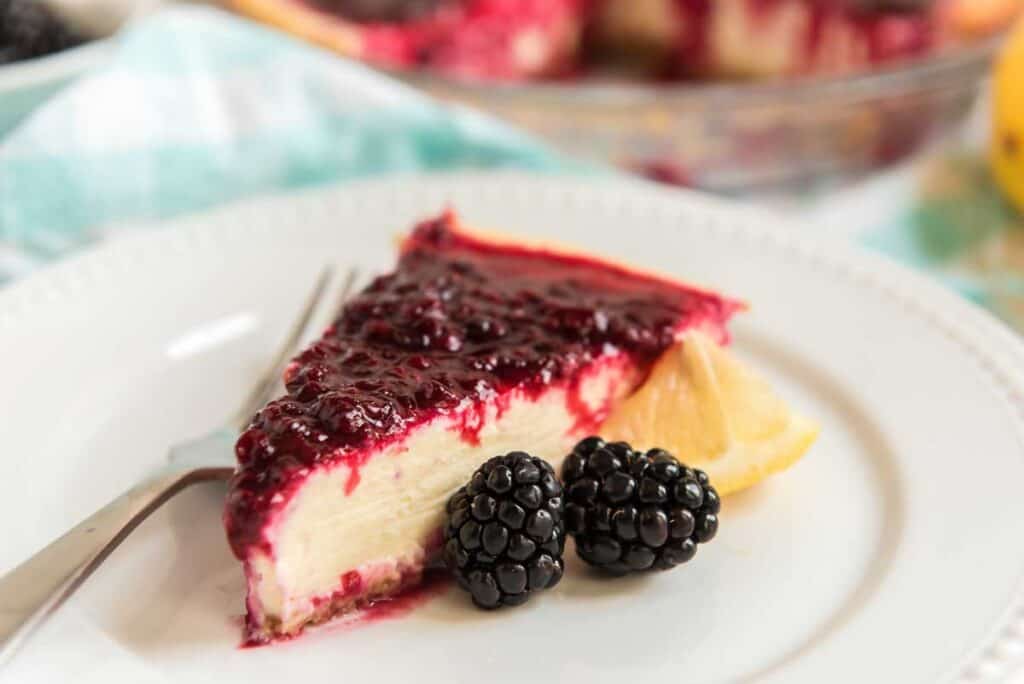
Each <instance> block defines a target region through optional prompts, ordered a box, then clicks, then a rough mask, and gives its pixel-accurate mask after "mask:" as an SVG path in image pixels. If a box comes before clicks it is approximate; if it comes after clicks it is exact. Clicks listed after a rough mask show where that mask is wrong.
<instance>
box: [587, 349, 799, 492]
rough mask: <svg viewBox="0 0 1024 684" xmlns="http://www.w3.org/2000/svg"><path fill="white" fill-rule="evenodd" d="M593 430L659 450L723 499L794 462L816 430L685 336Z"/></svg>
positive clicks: (729, 359) (751, 378)
mask: <svg viewBox="0 0 1024 684" xmlns="http://www.w3.org/2000/svg"><path fill="white" fill-rule="evenodd" d="M601 433H602V436H604V437H605V439H609V440H622V441H626V442H629V443H630V444H632V445H633V447H634V448H637V449H649V448H653V447H661V448H663V449H667V450H669V451H670V452H672V453H673V454H675V456H676V457H677V458H678V459H679V460H680V461H681V462H683V463H686V464H687V465H689V466H691V467H694V468H700V469H701V470H704V471H705V472H707V474H708V475H709V476H710V478H711V483H712V484H713V485H714V486H715V488H716V489H717V490H718V491H719V493H721V494H729V493H731V492H736V491H739V490H741V489H746V488H747V487H750V486H752V485H754V484H757V483H758V482H760V481H761V480H763V479H764V478H766V477H768V476H769V475H771V474H772V473H776V472H778V471H780V470H783V469H785V468H788V467H789V466H791V465H793V464H794V463H796V462H797V461H798V460H800V458H801V457H802V456H803V455H804V454H805V453H806V452H807V450H808V449H809V448H810V446H811V444H812V443H813V442H814V440H815V439H816V438H817V436H818V426H817V425H816V424H815V423H814V422H813V421H811V420H809V419H807V418H804V417H803V416H800V415H798V414H796V413H794V412H793V411H792V410H790V408H789V406H787V405H786V403H785V402H784V401H782V399H781V398H779V396H778V395H777V394H775V392H774V391H773V390H772V388H771V387H770V386H769V385H768V383H767V382H766V381H764V380H763V379H762V378H760V377H758V376H757V375H755V374H754V372H753V371H751V370H750V369H749V368H747V367H746V366H744V365H743V364H741V363H740V362H739V361H738V360H736V359H735V358H734V357H733V356H732V355H731V354H729V352H728V351H726V350H725V349H723V348H722V347H720V346H719V345H717V344H716V343H715V342H714V341H712V340H711V339H710V338H709V337H707V336H706V335H704V334H703V333H699V332H692V333H689V334H687V336H686V337H685V338H684V339H683V341H682V342H681V343H679V344H676V345H675V346H674V347H672V348H671V349H669V350H668V351H667V352H665V354H664V355H663V356H662V358H661V359H659V360H658V362H657V363H656V364H655V366H654V368H653V369H652V371H651V375H650V376H649V377H648V379H647V380H646V381H645V382H644V384H643V385H642V386H641V387H640V388H639V389H638V390H637V391H636V392H635V393H633V394H632V395H631V396H630V397H629V398H628V399H626V401H625V402H623V403H622V404H620V405H619V406H618V407H617V408H616V409H615V410H614V411H613V412H612V414H611V415H610V416H609V418H608V420H607V422H606V423H605V425H604V427H603V428H602V430H601Z"/></svg>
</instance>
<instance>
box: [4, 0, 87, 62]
mask: <svg viewBox="0 0 1024 684" xmlns="http://www.w3.org/2000/svg"><path fill="white" fill-rule="evenodd" d="M81 42H82V39H81V38H80V37H78V36H77V35H75V34H74V33H73V32H72V31H71V30H69V29H68V28H67V27H66V26H65V25H64V23H63V22H61V21H60V20H59V19H58V18H57V17H55V16H54V15H53V13H52V12H50V10H49V9H48V8H47V7H46V6H45V5H44V4H43V3H42V2H41V1H40V0H0V64H3V63H6V62H14V61H18V60H22V59H30V58H32V57H42V56H43V55H49V54H51V53H54V52H59V51H61V50H64V49H66V48H69V47H72V46H74V45H77V44H78V43H81Z"/></svg>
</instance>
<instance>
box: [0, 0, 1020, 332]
mask: <svg viewBox="0 0 1024 684" xmlns="http://www.w3.org/2000/svg"><path fill="white" fill-rule="evenodd" d="M1022 8H1024V2H1022V0H932V1H929V0H223V1H222V2H209V3H202V4H198V3H180V2H179V3H176V2H166V1H161V0H45V1H43V0H0V282H3V281H10V280H13V279H14V278H17V277H20V276H22V275H24V274H25V273H27V272H29V271H31V270H32V269H34V268H38V267H39V266H41V265H43V264H45V263H48V262H51V261H53V260H54V259H57V258H60V257H61V256H63V255H66V254H68V253H69V252H72V251H74V250H76V249H79V248H81V247H83V246H85V245H88V244H92V243H94V242H96V241H98V240H103V239H108V238H110V237H112V236H116V235H117V234H119V233H120V232H122V231H125V230H139V229H146V228H145V227H146V226H151V225H153V224H154V223H158V222H159V221H161V220H165V219H168V218H170V217H173V216H175V215H179V214H183V213H188V212H191V211H197V210H201V209H204V208H207V207H211V206H214V205H217V204H220V203H223V202H229V201H233V200H237V199H241V198H244V197H250V196H254V195H259V194H265V193H269V192H280V191H287V190H290V189H294V188H301V187H310V186H315V185H319V184H325V183H334V182H343V181H345V180H349V179H355V178H362V177H368V176H377V175H382V174H392V173H426V172H439V171H445V170H454V169H492V168H520V169H527V170H532V171H535V172H542V173H578V174H623V175H629V176H632V177H636V178H640V179H646V180H648V181H653V182H658V183H663V184H667V185H670V186H678V187H684V188H695V189H698V190H701V191H708V192H713V193H718V194H722V195H727V196H730V197H733V198H735V199H737V200H738V201H743V202H750V203H757V204H758V205H759V206H763V207H764V210H765V211H766V212H783V213H787V214H789V215H790V216H791V217H793V219H794V221H793V223H794V225H795V226H798V228H795V229H803V230H807V231H812V232H820V233H824V234H831V235H835V236H838V237H840V238H842V239H850V240H855V241H858V242H860V243H862V244H865V245H867V246H869V247H871V248H873V249H877V250H880V251H882V252H884V253H887V254H889V255H891V256H893V257H895V258H897V259H900V260H902V261H904V262H906V263H910V264H912V265H914V266H916V267H918V268H922V269H926V270H928V271H929V272H931V273H933V274H934V275H935V276H936V277H937V278H940V279H942V280H944V281H945V282H946V283H948V284H949V285H950V286H951V287H954V288H957V289H958V290H959V291H961V292H962V293H964V294H965V295H966V296H968V297H971V298H972V299H974V300H975V301H978V302H980V303H982V304H983V305H985V306H987V307H989V308H990V309H992V310H994V311H995V312H996V313H998V314H999V315H1000V316H1002V317H1003V318H1004V319H1005V320H1008V321H1009V322H1011V323H1012V324H1014V325H1016V326H1018V327H1020V328H1021V329H1024V232H1022V228H1021V226H1022V224H1024V221H1022V219H1021V218H1020V215H1019V212H1018V210H1017V209H1015V202H1016V205H1017V206H1022V207H1024V159H1020V158H1019V157H1021V155H1024V25H1022V24H1021V23H1020V22H1019V21H1018V15H1020V14H1021V11H1022ZM1015 26H1017V27H1018V28H1016V31H1015V29H1014V27H1015Z"/></svg>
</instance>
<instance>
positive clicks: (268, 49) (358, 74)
mask: <svg viewBox="0 0 1024 684" xmlns="http://www.w3.org/2000/svg"><path fill="white" fill-rule="evenodd" d="M497 167H517V168H524V169H533V170H542V171H553V170H565V169H568V168H574V165H573V164H572V163H571V162H568V161H567V160H564V159H562V158H560V157H559V156H558V155H557V154H555V153H553V152H552V151H550V150H549V149H548V148H546V147H545V146H544V145H542V144H540V143H538V142H537V141H535V140H533V139H532V138H530V137H528V136H526V135H524V134H522V133H519V132H518V131H516V130H513V129H512V128H510V127H507V126H505V125H503V124H501V123H499V122H497V121H495V120H493V119H491V118H488V117H486V116H484V115H482V114H479V113H476V112H473V111H470V110H467V109H462V108H455V107H450V106H445V105H442V104H440V103H438V102H435V101H432V100H430V99H429V98H426V97H425V96H423V95H422V94H420V93H419V92H417V91H415V90H413V89H411V88H409V87H406V86H404V85H402V84H400V83H397V82H396V81H394V80H391V79H388V78H385V77H383V76H381V75H379V74H377V73H375V72H373V71H372V70H370V69H368V68H366V67H364V66H362V65H360V64H358V63H353V62H351V61H347V60H344V59H339V58H338V57H336V56H335V55H332V54H328V53H325V52H323V51H320V50H318V49H316V48H313V47H310V46H307V45H305V44H303V43H300V42H297V41H295V40H292V39H291V38H289V37H287V36H284V35H282V34H280V33H276V32H273V31H270V30H267V29H264V28H262V27H259V26H256V25H253V24H251V23H249V22H247V21H244V20H241V19H238V18H236V17H234V16H232V15H229V14H226V13H223V12H220V11H217V10H213V9H209V8H200V7H179V8H173V9H168V10H165V11H163V12H161V13H159V14H157V15H154V16H152V17H150V18H148V19H146V20H144V21H142V22H141V23H138V24H137V25H134V26H132V27H129V28H128V29H127V30H126V31H125V32H124V33H122V35H121V37H120V38H119V39H118V41H117V45H116V47H115V52H114V55H113V59H112V60H111V61H110V62H109V63H108V64H106V65H105V66H104V67H102V68H100V69H99V70H97V71H96V72H94V73H93V74H91V75H89V76H88V77H86V78H83V79H82V80H80V81H78V82H77V83H75V84H74V85H72V86H71V87H69V88H67V89H66V90H64V91H62V92H61V93H60V94H58V95H57V96H56V97H55V98H54V99H52V100H50V101H49V102H48V103H47V104H46V105H45V106H43V107H42V108H40V109H39V110H38V111H37V112H35V113H34V114H33V115H32V116H30V117H29V118H28V119H27V120H26V121H25V122H24V123H23V124H22V125H20V126H19V127H17V128H16V129H14V130H13V131H12V132H11V133H10V134H8V135H7V136H6V137H5V138H4V139H3V140H2V141H0V282H3V281H4V280H6V279H10V278H13V277H15V276H17V275H19V274H21V273H23V272H25V271H27V270H29V269H31V268H33V267H35V266H37V265H39V264H41V263H44V262H47V261H49V260H52V259H53V258H55V257H58V256H60V255H63V254H65V253H67V252H68V251H69V250H72V249H75V248H77V247H80V246H82V245H84V244H87V243H90V242H92V241H95V240H96V239H98V238H101V237H102V236H103V235H104V234H105V233H106V232H107V231H108V230H109V229H110V228H111V227H113V226H121V225H127V224H130V223H133V222H135V223H139V224H141V223H144V222H147V221H152V220H158V219H164V218H167V217H171V216H174V215H177V214H183V213H187V212H191V211H195V210H198V209H202V208H204V207H210V206H213V205H216V204H220V203H222V202H225V201H229V200H234V199H239V198H242V197H247V196H252V195H258V194H261V193H265V192H268V191H280V190H284V189H289V188H300V187H308V186H312V185H316V184H320V183H327V182H331V181H337V180H341V179H347V178H356V177H362V176H369V175H373V174H380V173H385V172H387V173H396V172H398V173H401V172H405V173H408V172H419V171H426V170H435V169H449V168H461V169H473V168H479V169H488V168H497ZM580 168H582V167H580Z"/></svg>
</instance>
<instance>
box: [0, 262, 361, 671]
mask: <svg viewBox="0 0 1024 684" xmlns="http://www.w3.org/2000/svg"><path fill="white" fill-rule="evenodd" d="M332 276H333V269H332V268H330V267H328V268H326V269H324V271H323V272H322V273H321V274H320V277H319V278H318V279H317V282H316V285H315V287H314V288H313V291H312V293H311V294H310V295H309V297H308V299H307V301H306V303H305V307H304V308H303V310H302V312H301V314H300V315H299V317H298V318H297V319H296V321H295V322H294V323H293V325H292V328H291V329H290V331H289V333H288V337H287V338H286V339H285V341H284V343H283V344H282V345H281V347H280V348H279V349H278V351H277V353H276V355H275V356H274V359H273V361H272V363H271V365H270V366H268V367H267V369H266V371H265V372H264V374H263V375H262V376H261V377H260V378H259V380H258V381H257V382H256V384H255V385H254V386H253V388H252V390H251V391H250V392H249V395H248V397H247V398H246V400H245V402H244V403H243V404H242V406H241V407H240V408H239V410H238V412H237V413H236V414H235V415H234V416H233V417H232V418H231V419H229V420H228V421H227V422H226V423H225V424H224V426H223V427H221V428H219V429H216V430H214V431H213V432H211V433H209V434H207V435H205V436H202V437H199V438H196V439H191V440H188V441H185V442H182V443H180V444H177V445H175V446H172V447H171V449H170V452H169V455H168V465H167V466H166V467H164V468H163V469H162V470H160V471H158V472H156V473H154V474H153V475H152V476H150V477H149V478H148V479H146V480H144V481H142V482H140V483H139V484H137V485H135V486H134V487H132V488H131V489H129V490H128V491H126V492H125V493H124V494H122V495H121V496H119V497H117V498H116V499H114V500H113V501H111V502H110V503H109V504H107V505H106V506H104V507H103V508H101V509H100V510H98V511H96V512H95V513H93V514H92V515H91V516H89V517H88V518H86V519H85V520H83V521H82V522H81V523H79V524H78V525H76V526H75V527H73V528H72V529H71V530H69V531H68V532H67V533H65V534H64V536H62V537H60V538H59V539H57V541H55V542H53V543H51V544H50V545H49V546H47V547H46V548H44V549H43V550H41V551H40V552H39V553H37V554H36V555H34V556H32V557H31V558H29V559H28V560H26V561H25V562H24V563H22V564H21V565H19V566H18V567H16V568H14V569H13V570H11V571H10V572H8V573H7V574H6V575H4V576H3V577H2V578H0V666H2V665H3V664H4V663H6V662H7V660H8V659H9V658H10V656H11V655H12V654H13V653H14V652H15V651H16V650H17V648H18V647H19V646H20V645H21V644H23V643H24V641H25V639H26V638H27V637H28V636H29V635H30V634H31V632H32V631H33V630H34V629H35V628H36V627H38V626H39V625H40V624H41V623H42V622H43V621H44V620H45V619H46V618H47V616H49V615H50V614H51V613H53V611H54V610H56V609H57V608H58V607H59V606H60V605H61V604H62V603H64V601H66V600H67V599H68V597H69V596H71V594H73V593H74V592H75V590H76V589H78V587H79V586H81V584H82V582H84V581H85V580H86V578H88V577H89V575H91V574H92V573H93V572H94V571H95V570H96V568H98V567H99V566H100V564H102V563H103V561H104V560H106V558H107V556H109V555H110V553H111V552H112V551H113V550H114V549H115V548H117V546H118V544H120V543H121V542H122V541H124V539H125V537H127V536H128V535H129V534H130V533H131V532H132V530H134V529H135V528H136V527H138V525H139V523H141V522H142V521H143V520H145V519H146V518H147V517H148V516H149V515H150V514H151V513H153V511H155V510H157V509H158V508H160V506H161V505H163V504H164V502H166V501H168V500H169V499H170V498H171V497H173V496H174V495H175V494H177V493H178V492H180V491H182V490H183V489H185V488H186V487H188V486H190V485H193V484H196V483H199V482H209V481H211V480H226V479H228V478H229V477H231V475H232V473H233V472H234V450H233V446H232V445H233V443H234V440H235V438H236V437H237V436H238V433H239V432H240V431H241V430H243V429H245V427H247V425H248V423H249V421H250V420H251V419H252V417H253V415H255V414H256V412H257V411H258V410H259V409H260V408H262V407H263V405H264V404H266V403H267V402H268V401H269V400H270V399H272V398H273V396H274V394H275V392H276V390H277V387H278V385H279V383H280V381H281V376H282V374H283V373H284V369H285V367H286V366H287V364H288V362H289V360H290V359H291V357H292V356H293V354H294V352H295V351H296V348H297V346H298V345H299V343H300V341H301V340H302V339H303V337H304V336H305V334H306V333H307V331H308V329H309V327H310V323H311V322H312V321H313V319H314V318H315V317H316V313H317V311H318V310H320V309H321V303H322V302H323V300H324V297H325V295H326V294H327V291H328V289H329V288H328V285H329V283H330V282H331V281H332ZM355 279H356V271H355V270H354V269H353V270H349V271H348V272H347V273H346V275H345V277H344V280H343V282H342V284H341V286H340V294H339V296H338V297H337V298H336V299H335V301H334V302H332V303H333V304H335V305H337V306H336V308H335V311H336V310H337V308H340V305H341V302H342V301H343V299H344V298H345V297H346V296H347V295H348V293H349V292H350V291H351V289H352V287H353V286H354V284H355ZM332 313H333V312H332Z"/></svg>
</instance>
